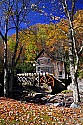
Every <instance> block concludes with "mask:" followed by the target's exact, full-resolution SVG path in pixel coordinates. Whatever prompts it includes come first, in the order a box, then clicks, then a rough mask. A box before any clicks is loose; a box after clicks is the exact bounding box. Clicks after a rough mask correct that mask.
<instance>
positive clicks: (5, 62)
mask: <svg viewBox="0 0 83 125" xmlns="http://www.w3.org/2000/svg"><path fill="white" fill-rule="evenodd" d="M7 26H8V20H6V24H5V37H4V96H5V97H8V81H7V78H8V76H7Z"/></svg>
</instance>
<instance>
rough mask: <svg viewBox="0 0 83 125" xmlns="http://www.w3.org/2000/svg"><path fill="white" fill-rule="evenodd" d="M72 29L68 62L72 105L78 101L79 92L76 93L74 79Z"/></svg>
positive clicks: (75, 81)
mask: <svg viewBox="0 0 83 125" xmlns="http://www.w3.org/2000/svg"><path fill="white" fill-rule="evenodd" d="M72 31H73V30H72V29H70V30H69V61H70V75H71V80H72V87H73V99H74V103H78V102H79V101H80V100H79V91H78V84H77V79H76V72H75V66H74V63H75V62H74V51H73V49H74V47H73V39H72Z"/></svg>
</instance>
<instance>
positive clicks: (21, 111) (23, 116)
mask: <svg viewBox="0 0 83 125" xmlns="http://www.w3.org/2000/svg"><path fill="white" fill-rule="evenodd" d="M69 124H71V125H82V124H83V106H82V107H81V108H77V109H71V108H65V107H55V106H46V105H37V104H33V103H27V104H25V103H21V102H20V101H16V100H13V99H9V98H3V97H1V98H0V125H69Z"/></svg>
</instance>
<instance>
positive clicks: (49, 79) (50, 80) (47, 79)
mask: <svg viewBox="0 0 83 125" xmlns="http://www.w3.org/2000/svg"><path fill="white" fill-rule="evenodd" d="M39 82H40V85H41V84H48V85H49V86H52V87H53V86H54V77H53V76H52V75H49V74H45V75H42V76H40V78H39Z"/></svg>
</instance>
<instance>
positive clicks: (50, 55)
mask: <svg viewBox="0 0 83 125" xmlns="http://www.w3.org/2000/svg"><path fill="white" fill-rule="evenodd" d="M44 51H45V52H46V53H47V54H48V56H49V57H51V58H52V59H53V60H58V61H61V60H60V59H58V58H55V57H54V56H53V55H52V54H51V53H50V52H49V51H48V50H47V49H42V50H41V51H40V53H39V54H38V55H37V56H36V58H35V61H36V60H37V59H38V58H39V57H40V56H41V54H42V53H43V52H44Z"/></svg>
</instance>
